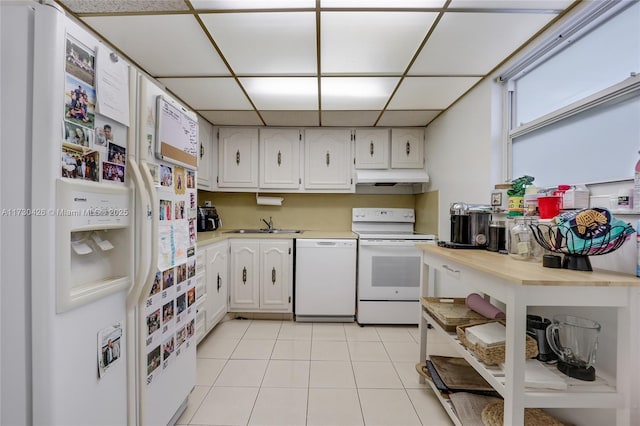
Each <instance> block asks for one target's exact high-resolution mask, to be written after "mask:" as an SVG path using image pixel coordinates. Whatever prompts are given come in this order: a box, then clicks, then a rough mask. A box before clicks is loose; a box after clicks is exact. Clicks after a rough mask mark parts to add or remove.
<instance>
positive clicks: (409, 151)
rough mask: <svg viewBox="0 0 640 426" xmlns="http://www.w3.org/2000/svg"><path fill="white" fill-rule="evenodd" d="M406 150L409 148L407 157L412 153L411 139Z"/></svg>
mask: <svg viewBox="0 0 640 426" xmlns="http://www.w3.org/2000/svg"><path fill="white" fill-rule="evenodd" d="M406 150H407V157H408V156H409V155H410V154H411V142H409V141H407V147H406Z"/></svg>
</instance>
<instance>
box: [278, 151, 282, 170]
mask: <svg viewBox="0 0 640 426" xmlns="http://www.w3.org/2000/svg"><path fill="white" fill-rule="evenodd" d="M281 165H282V153H281V152H280V151H278V167H280V166H281Z"/></svg>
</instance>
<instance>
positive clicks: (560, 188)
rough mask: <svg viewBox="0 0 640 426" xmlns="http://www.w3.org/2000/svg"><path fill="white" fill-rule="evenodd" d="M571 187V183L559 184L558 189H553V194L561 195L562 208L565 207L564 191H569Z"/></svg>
mask: <svg viewBox="0 0 640 426" xmlns="http://www.w3.org/2000/svg"><path fill="white" fill-rule="evenodd" d="M569 189H571V185H558V189H556V190H555V191H553V195H557V196H559V197H560V210H562V209H563V208H565V207H564V204H563V199H564V193H565V192H567V191H568V190H569Z"/></svg>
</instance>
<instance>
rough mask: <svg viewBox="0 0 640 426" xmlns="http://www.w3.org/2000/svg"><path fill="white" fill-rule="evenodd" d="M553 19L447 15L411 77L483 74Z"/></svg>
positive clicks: (544, 16) (542, 16)
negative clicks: (419, 75)
mask: <svg viewBox="0 0 640 426" xmlns="http://www.w3.org/2000/svg"><path fill="white" fill-rule="evenodd" d="M554 17H555V15H553V14H530V13H445V15H444V17H443V18H442V19H441V20H440V22H439V23H438V26H437V27H436V29H435V31H434V32H433V34H432V35H431V37H430V38H429V40H428V41H427V44H426V45H425V46H424V48H423V49H422V51H421V52H420V54H419V55H418V58H417V59H416V61H415V62H414V63H413V66H412V67H411V69H410V70H409V74H410V75H418V74H422V75H429V74H431V75H434V74H435V75H446V74H454V75H455V74H457V75H474V74H475V75H484V74H486V73H488V72H489V71H490V70H491V69H493V68H494V67H495V66H496V65H497V64H498V63H500V62H501V61H502V60H504V59H505V58H506V57H507V56H509V55H510V54H511V53H512V52H513V51H514V50H516V49H518V48H519V47H520V46H521V45H522V44H524V43H525V42H526V41H527V40H528V39H529V38H530V37H531V36H533V35H534V34H535V33H536V32H537V31H538V30H540V28H542V27H543V26H544V25H545V24H546V23H548V22H549V21H550V20H552V19H553V18H554Z"/></svg>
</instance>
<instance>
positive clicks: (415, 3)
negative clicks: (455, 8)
mask: <svg viewBox="0 0 640 426" xmlns="http://www.w3.org/2000/svg"><path fill="white" fill-rule="evenodd" d="M443 5H444V0H321V1H320V7H323V8H324V7H326V8H349V9H350V8H363V9H364V8H434V7H442V6H443Z"/></svg>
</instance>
